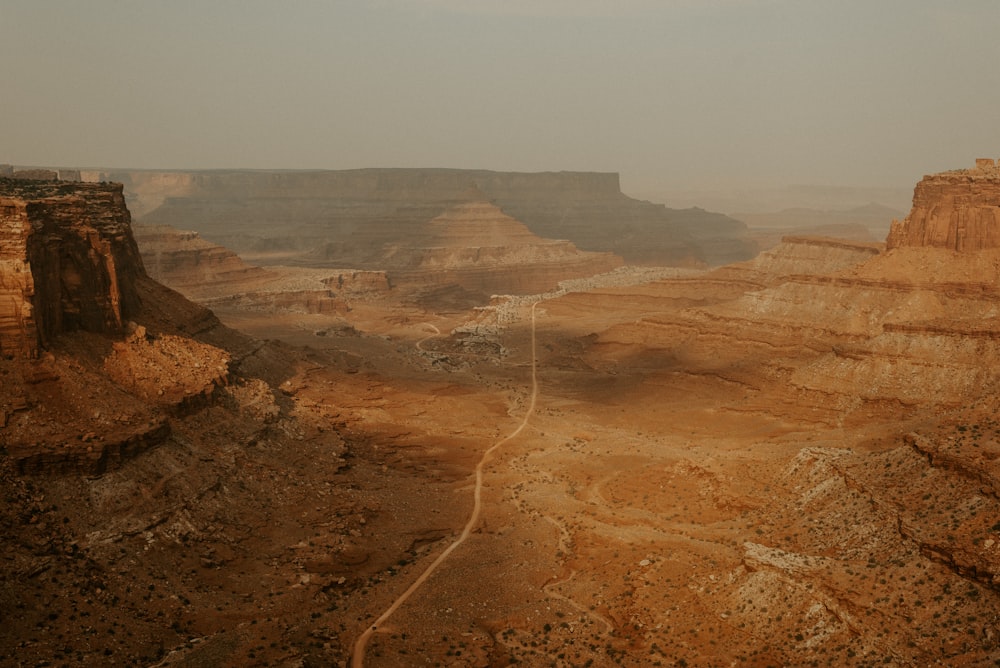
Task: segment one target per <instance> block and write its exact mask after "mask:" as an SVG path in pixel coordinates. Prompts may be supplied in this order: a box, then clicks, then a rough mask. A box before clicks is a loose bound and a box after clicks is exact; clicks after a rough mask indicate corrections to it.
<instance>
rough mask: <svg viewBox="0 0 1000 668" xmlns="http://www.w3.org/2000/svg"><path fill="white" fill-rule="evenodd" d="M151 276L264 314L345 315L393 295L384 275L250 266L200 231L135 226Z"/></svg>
mask: <svg viewBox="0 0 1000 668" xmlns="http://www.w3.org/2000/svg"><path fill="white" fill-rule="evenodd" d="M134 229H135V237H136V241H137V242H138V244H139V250H140V252H141V253H142V258H143V262H144V263H145V265H146V269H147V270H148V271H149V273H150V275H151V276H152V277H153V278H155V279H156V280H158V281H161V282H162V283H164V284H165V285H168V286H170V287H171V288H173V289H175V290H177V291H179V292H181V293H182V294H183V295H184V296H186V297H188V298H189V299H191V300H193V301H196V302H198V303H200V304H204V305H206V306H210V307H213V308H214V307H224V308H236V309H240V310H249V311H263V312H281V311H288V312H298V313H326V314H332V313H343V312H345V311H346V310H347V309H348V308H349V306H348V300H349V299H353V298H356V297H371V296H377V295H382V294H385V293H387V292H388V291H389V289H390V287H389V281H388V277H387V276H386V274H385V272H381V271H363V270H332V269H311V268H306V267H285V266H279V265H274V266H269V267H267V268H263V267H258V266H255V265H251V264H247V263H246V262H244V261H243V260H242V259H240V257H239V256H238V255H236V253H234V252H233V251H231V250H229V249H228V248H224V247H222V246H219V245H218V244H213V243H211V242H209V241H206V240H205V239H203V238H202V237H201V235H199V234H198V233H197V232H191V231H181V230H177V229H174V228H172V227H169V226H166V225H156V226H150V225H136V226H135V228H134Z"/></svg>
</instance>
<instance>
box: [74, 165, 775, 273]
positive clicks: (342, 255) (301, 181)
mask: <svg viewBox="0 0 1000 668" xmlns="http://www.w3.org/2000/svg"><path fill="white" fill-rule="evenodd" d="M85 176H86V177H87V178H111V179H114V180H116V181H122V182H123V183H124V184H125V192H126V196H127V197H128V199H129V205H130V207H131V208H132V209H133V210H134V211H135V212H136V218H137V220H139V221H140V222H143V223H147V224H164V225H171V226H174V227H179V228H182V229H193V230H195V231H198V232H200V233H201V234H202V235H203V236H204V237H205V238H206V239H208V240H210V241H213V242H216V243H219V244H222V245H224V246H226V247H228V248H232V249H233V250H235V251H237V252H239V253H241V254H244V253H246V252H248V251H250V252H268V251H277V250H283V251H292V252H293V253H299V254H301V253H303V252H305V251H315V249H317V248H321V249H323V255H322V256H321V257H320V256H318V255H317V254H316V253H313V254H312V255H311V256H310V257H309V258H298V261H299V262H302V263H306V264H308V265H309V266H327V267H330V266H352V267H364V268H373V265H372V263H373V262H374V260H376V259H377V258H378V257H379V256H380V255H381V252H382V249H383V247H384V246H386V245H389V244H402V245H406V244H408V243H409V242H410V239H411V235H419V234H420V232H421V229H420V228H421V227H422V226H423V225H424V224H426V223H427V222H428V221H430V220H431V219H433V218H435V217H436V216H439V215H441V214H442V213H443V212H444V211H446V210H447V209H448V208H449V207H451V206H453V205H455V204H459V203H464V202H468V201H470V192H474V193H475V194H474V195H473V196H471V200H472V201H475V200H476V199H482V198H485V199H486V200H488V201H492V202H493V203H494V204H496V205H497V206H499V207H500V208H501V209H502V210H503V212H504V213H505V214H507V215H509V216H512V217H514V218H516V219H518V220H520V221H521V222H523V223H524V224H525V225H526V226H527V227H528V229H529V230H531V232H532V233H534V234H536V235H538V236H540V237H544V238H548V239H567V240H569V241H570V242H572V243H573V244H574V245H576V246H577V247H578V248H579V249H581V250H585V251H605V252H607V251H610V252H614V253H616V254H617V255H620V256H622V257H623V258H624V259H625V261H626V262H628V263H632V264H637V263H639V264H660V265H704V264H708V265H718V264H724V263H727V262H734V261H738V260H745V259H748V258H750V257H752V256H753V255H754V254H755V247H754V245H753V244H752V243H751V242H750V241H749V240H747V239H746V238H745V234H746V227H745V226H744V225H743V223H740V222H738V221H736V220H733V219H731V218H728V217H727V216H724V215H721V214H715V213H710V212H706V211H703V210H701V209H687V210H675V209H669V208H667V207H665V206H663V205H660V204H653V203H650V202H644V201H640V200H636V199H632V198H630V197H627V196H626V195H624V194H622V192H621V190H620V189H619V184H618V175H617V174H610V173H586V172H546V173H533V174H528V173H511V172H491V171H486V170H456V169H361V170H347V171H323V172H228V171H227V172H223V171H219V172H168V173H164V172H142V171H123V172H114V171H112V172H108V173H104V174H87V175H85Z"/></svg>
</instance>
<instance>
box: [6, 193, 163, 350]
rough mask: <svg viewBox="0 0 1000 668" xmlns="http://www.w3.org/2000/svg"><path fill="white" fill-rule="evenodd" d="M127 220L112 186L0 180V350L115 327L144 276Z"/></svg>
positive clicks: (132, 306) (133, 304) (134, 306)
mask: <svg viewBox="0 0 1000 668" xmlns="http://www.w3.org/2000/svg"><path fill="white" fill-rule="evenodd" d="M129 225H130V217H129V213H128V210H127V209H126V208H125V199H124V197H123V196H122V187H121V186H120V185H116V184H82V183H73V184H70V183H64V182H37V183H34V182H26V181H19V180H13V179H0V263H2V265H0V270H2V271H0V291H2V293H3V295H4V297H5V299H4V300H3V301H2V302H0V353H3V354H6V355H17V356H24V357H33V356H34V355H35V354H36V353H37V350H38V348H39V346H44V345H45V344H46V343H47V342H48V341H50V340H51V339H52V337H54V336H56V335H57V334H59V333H61V332H65V331H73V330H77V329H82V330H86V331H90V332H114V331H118V330H120V329H121V327H122V323H123V320H124V319H126V318H127V317H128V316H129V315H130V314H132V313H135V312H136V311H138V309H139V307H140V300H139V296H138V294H137V292H136V290H135V281H136V279H137V278H139V277H141V276H145V271H144V270H143V266H142V261H141V259H140V257H139V252H138V249H137V247H136V245H135V240H134V239H133V238H132V233H131V229H130V227H129Z"/></svg>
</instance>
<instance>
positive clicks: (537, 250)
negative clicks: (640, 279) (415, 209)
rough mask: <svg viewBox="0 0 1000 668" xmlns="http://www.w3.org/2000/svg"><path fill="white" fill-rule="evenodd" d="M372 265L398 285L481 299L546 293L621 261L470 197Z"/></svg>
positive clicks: (615, 265) (613, 266) (609, 268)
mask: <svg viewBox="0 0 1000 668" xmlns="http://www.w3.org/2000/svg"><path fill="white" fill-rule="evenodd" d="M376 264H377V265H378V266H381V267H383V268H385V269H386V270H387V271H388V272H389V275H390V277H391V278H392V280H393V282H394V284H397V285H399V286H401V287H408V288H410V289H413V288H415V287H432V288H434V287H436V288H440V287H443V286H448V285H454V286H458V287H460V288H461V289H463V290H465V291H467V292H469V293H472V294H480V295H482V299H481V301H480V303H482V301H485V299H488V297H489V296H490V295H491V294H497V293H502V294H532V293H538V292H546V291H548V290H551V289H554V288H555V287H556V285H557V284H558V283H559V281H562V280H567V279H573V278H581V277H585V276H591V275H594V274H599V273H604V272H607V271H610V270H612V269H614V268H615V267H617V266H619V265H621V259H620V258H617V257H615V256H614V255H612V254H610V253H588V252H582V251H580V250H578V249H577V248H576V247H574V245H573V244H572V243H570V242H568V241H553V240H550V239H541V238H539V237H538V236H536V235H534V234H532V232H531V231H530V230H529V229H528V228H527V227H525V225H524V224H523V223H521V222H520V221H518V220H515V219H514V218H512V217H511V216H508V215H507V214H505V213H504V212H503V211H501V210H500V208H499V207H497V206H496V205H494V204H491V203H489V202H484V201H471V202H466V203H462V204H456V205H454V206H452V207H449V208H448V209H447V210H445V211H444V212H443V213H441V214H440V215H438V216H435V217H434V218H432V219H431V220H430V221H428V222H427V223H426V224H424V225H422V226H420V228H419V229H418V230H417V231H415V233H414V234H413V235H412V237H411V239H409V240H408V242H407V243H401V244H393V245H391V246H389V247H388V248H387V249H386V250H385V252H384V254H383V256H382V257H381V258H380V259H379V260H377V261H376Z"/></svg>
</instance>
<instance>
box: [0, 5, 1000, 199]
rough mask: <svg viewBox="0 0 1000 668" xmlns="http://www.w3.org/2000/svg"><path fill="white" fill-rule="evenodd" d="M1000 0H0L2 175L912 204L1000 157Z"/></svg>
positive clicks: (0, 155) (0, 133) (0, 137)
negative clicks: (457, 172)
mask: <svg viewBox="0 0 1000 668" xmlns="http://www.w3.org/2000/svg"><path fill="white" fill-rule="evenodd" d="M998 26H1000V2H998V1H997V0H950V1H949V2H943V1H941V0H933V1H931V0H822V1H820V0H658V1H654V0H607V1H605V0H492V1H489V0H295V1H294V2H274V1H273V0H267V1H262V0H197V1H192V0H87V1H86V2H84V1H80V0H61V1H58V0H0V63H2V65H0V163H4V162H6V163H12V164H16V165H47V166H64V167H71V166H75V167H122V168H125V167H129V168H152V169H207V168H254V169H353V168H361V167H456V168H477V169H494V170H504V171H507V170H510V171H559V170H582V171H613V172H619V173H620V174H621V181H622V186H623V190H625V191H626V192H629V193H630V194H631V193H670V192H681V191H705V192H708V191H713V192H720V191H726V190H734V191H737V190H750V189H767V188H779V187H783V186H787V185H792V184H815V185H822V186H864V187H910V188H912V185H913V184H914V183H915V182H916V181H917V180H919V179H920V177H921V176H922V175H924V174H928V173H933V172H938V171H944V170H947V169H956V168H963V167H966V166H971V165H972V163H973V161H974V159H975V158H976V157H986V156H990V157H998V158H1000V122H998V119H1000V66H998V63H1000V37H998V33H997V28H998Z"/></svg>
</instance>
